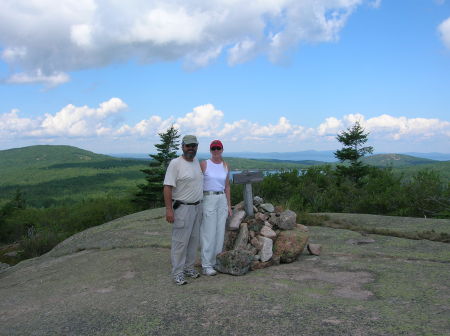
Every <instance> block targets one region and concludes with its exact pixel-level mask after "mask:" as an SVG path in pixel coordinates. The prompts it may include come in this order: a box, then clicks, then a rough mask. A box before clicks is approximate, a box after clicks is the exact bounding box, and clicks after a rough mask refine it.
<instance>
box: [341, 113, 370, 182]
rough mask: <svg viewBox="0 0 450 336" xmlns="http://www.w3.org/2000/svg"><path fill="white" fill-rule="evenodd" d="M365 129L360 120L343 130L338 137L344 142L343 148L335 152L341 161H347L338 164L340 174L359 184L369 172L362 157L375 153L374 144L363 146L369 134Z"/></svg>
mask: <svg viewBox="0 0 450 336" xmlns="http://www.w3.org/2000/svg"><path fill="white" fill-rule="evenodd" d="M364 131H365V130H364V128H363V127H362V126H361V125H360V123H359V122H358V121H357V122H356V123H355V124H354V125H353V126H352V127H349V128H347V130H346V131H342V132H341V133H340V134H338V135H337V137H336V139H337V140H338V141H339V142H340V143H342V144H343V148H342V149H341V150H337V151H336V152H334V156H335V157H336V158H337V159H338V160H339V161H340V162H341V163H346V164H342V165H337V166H336V169H337V173H338V175H339V176H342V177H347V178H349V179H350V180H351V181H353V182H355V183H357V184H359V183H360V181H361V178H362V177H364V176H365V175H367V174H368V166H367V165H365V164H363V163H362V162H361V160H360V159H361V158H362V157H364V156H365V155H366V154H371V153H373V147H372V146H368V147H363V145H364V144H365V143H366V142H367V140H368V135H369V133H364Z"/></svg>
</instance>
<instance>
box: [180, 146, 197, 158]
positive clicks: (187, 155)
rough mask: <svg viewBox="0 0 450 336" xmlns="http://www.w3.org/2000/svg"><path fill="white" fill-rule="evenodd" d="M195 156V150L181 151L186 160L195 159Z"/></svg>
mask: <svg viewBox="0 0 450 336" xmlns="http://www.w3.org/2000/svg"><path fill="white" fill-rule="evenodd" d="M196 154H197V150H196V149H191V148H189V149H183V155H184V157H185V158H186V159H189V160H191V159H193V158H195V155H196Z"/></svg>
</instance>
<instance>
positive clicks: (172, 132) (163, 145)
mask: <svg viewBox="0 0 450 336" xmlns="http://www.w3.org/2000/svg"><path fill="white" fill-rule="evenodd" d="M159 137H160V139H161V142H160V143H159V144H156V145H155V147H156V151H157V153H156V154H153V155H152V154H150V155H149V156H150V157H151V158H152V159H153V160H152V161H150V163H149V168H147V169H142V170H141V171H142V172H143V173H144V174H145V180H146V181H147V183H146V184H140V185H138V188H139V189H140V190H139V191H138V193H137V194H136V199H135V201H136V202H138V203H140V204H142V205H144V206H145V207H147V206H150V207H158V206H161V205H163V203H164V198H163V182H164V175H165V173H166V169H167V166H168V165H169V163H170V161H171V160H172V159H174V158H176V156H177V152H176V151H177V150H178V148H179V141H178V139H179V138H180V135H179V134H178V130H177V129H176V128H174V127H173V125H172V126H171V127H170V128H169V129H168V130H167V131H166V132H164V133H159Z"/></svg>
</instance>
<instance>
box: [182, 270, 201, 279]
mask: <svg viewBox="0 0 450 336" xmlns="http://www.w3.org/2000/svg"><path fill="white" fill-rule="evenodd" d="M184 275H185V276H187V277H190V278H194V279H195V278H198V277H199V276H200V273H198V272H197V271H196V270H195V269H193V268H190V269H185V270H184Z"/></svg>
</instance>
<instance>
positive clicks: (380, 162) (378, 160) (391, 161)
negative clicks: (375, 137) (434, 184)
mask: <svg viewBox="0 0 450 336" xmlns="http://www.w3.org/2000/svg"><path fill="white" fill-rule="evenodd" d="M363 162H364V163H366V164H369V165H372V166H376V167H390V166H391V167H407V166H417V165H424V164H434V163H438V162H440V161H436V160H431V159H424V158H419V157H415V156H411V155H404V154H376V155H371V156H368V157H365V158H364V159H363Z"/></svg>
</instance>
